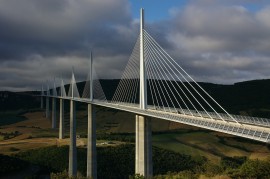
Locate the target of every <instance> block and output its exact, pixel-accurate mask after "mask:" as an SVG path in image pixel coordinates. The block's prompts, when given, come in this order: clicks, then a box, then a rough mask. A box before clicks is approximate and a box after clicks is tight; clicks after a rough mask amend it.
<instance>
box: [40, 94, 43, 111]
mask: <svg viewBox="0 0 270 179" xmlns="http://www.w3.org/2000/svg"><path fill="white" fill-rule="evenodd" d="M43 103H44V102H43V96H41V97H40V109H43V108H44V106H43Z"/></svg>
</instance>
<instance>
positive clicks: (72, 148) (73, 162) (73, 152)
mask: <svg viewBox="0 0 270 179" xmlns="http://www.w3.org/2000/svg"><path fill="white" fill-rule="evenodd" d="M70 85H71V99H70V144H69V168H68V173H69V177H73V176H76V175H77V148H76V101H74V90H73V89H74V86H75V85H76V82H75V78H74V73H73V70H72V80H71V84H70Z"/></svg>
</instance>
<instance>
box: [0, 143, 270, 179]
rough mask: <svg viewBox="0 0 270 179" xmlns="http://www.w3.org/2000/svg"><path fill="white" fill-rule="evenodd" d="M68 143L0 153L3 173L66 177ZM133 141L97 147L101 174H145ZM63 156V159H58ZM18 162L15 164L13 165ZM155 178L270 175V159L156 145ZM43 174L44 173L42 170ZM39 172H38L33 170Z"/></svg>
mask: <svg viewBox="0 0 270 179" xmlns="http://www.w3.org/2000/svg"><path fill="white" fill-rule="evenodd" d="M68 151H69V149H68V146H62V147H56V146H52V147H46V148H40V149H35V150H29V151H27V152H19V153H18V154H15V155H13V156H12V157H9V156H4V155H0V162H1V167H0V175H1V174H2V175H5V174H7V173H10V172H12V171H19V170H22V169H25V168H26V167H27V166H29V165H32V166H39V168H40V169H42V170H43V171H47V175H49V172H51V174H50V176H51V178H67V176H68V173H67V169H68ZM134 154H135V151H134V145H132V144H128V145H119V146H115V147H98V148H97V158H98V160H97V162H98V163H97V169H98V178H130V179H132V178H136V179H138V178H143V177H142V176H140V175H134V172H135V171H134V167H135V166H134V163H135V161H134V158H135V157H134ZM86 155H87V154H86V149H85V148H78V176H77V177H75V178H76V179H84V178H85V177H83V176H85V175H86ZM59 159H61V160H59ZM15 163H16V165H14V164H15ZM153 171H154V177H153V178H154V179H167V178H180V179H181V178H190V179H193V178H194V179H195V178H199V177H200V176H201V175H204V176H206V177H215V176H228V177H231V178H262V179H264V178H265V179H266V178H269V177H270V160H265V161H263V160H250V159H247V158H246V157H224V158H222V159H221V161H220V163H219V164H214V163H212V162H210V161H209V160H207V159H206V158H204V157H201V158H194V157H192V156H190V155H183V154H179V153H175V152H172V151H168V150H164V149H160V148H157V147H154V148H153ZM43 174H44V173H43ZM34 175H35V176H38V174H37V173H36V174H34Z"/></svg>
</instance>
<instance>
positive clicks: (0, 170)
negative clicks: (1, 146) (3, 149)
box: [0, 154, 28, 176]
mask: <svg viewBox="0 0 270 179" xmlns="http://www.w3.org/2000/svg"><path fill="white" fill-rule="evenodd" d="M0 164H1V167H0V176H2V175H5V174H7V173H12V172H14V171H20V170H22V169H24V168H26V167H27V166H28V163H27V162H25V161H23V160H20V159H18V158H15V157H10V156H6V155H1V154H0Z"/></svg>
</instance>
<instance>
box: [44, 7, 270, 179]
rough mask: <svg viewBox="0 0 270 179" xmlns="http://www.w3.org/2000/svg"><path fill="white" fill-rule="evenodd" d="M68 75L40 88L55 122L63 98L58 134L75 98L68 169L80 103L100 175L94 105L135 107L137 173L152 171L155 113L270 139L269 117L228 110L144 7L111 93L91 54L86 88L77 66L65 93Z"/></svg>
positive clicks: (73, 168)
mask: <svg viewBox="0 0 270 179" xmlns="http://www.w3.org/2000/svg"><path fill="white" fill-rule="evenodd" d="M65 85H66V84H64V82H63V80H61V82H60V84H59V85H58V86H57V85H56V82H55V81H54V82H53V87H52V88H50V87H49V85H47V90H46V91H45V90H43V87H42V90H41V108H43V103H44V101H43V100H44V98H45V99H46V117H47V118H49V116H50V109H49V108H50V104H49V99H50V98H51V99H52V115H51V116H52V128H56V100H57V99H59V100H60V119H59V139H63V138H64V135H63V132H64V125H63V124H64V123H63V121H64V100H68V101H70V147H69V175H70V176H74V175H76V173H77V151H76V103H77V102H82V103H87V104H88V139H87V141H88V146H87V177H91V178H97V168H96V164H97V161H96V160H97V159H96V133H95V132H96V117H95V106H103V107H107V108H113V109H118V110H122V111H126V112H130V113H133V114H134V115H135V116H136V117H135V121H136V124H135V126H136V129H135V135H136V145H135V146H136V150H135V151H136V155H135V156H136V159H135V173H138V174H141V175H143V176H145V177H151V176H152V174H153V167H152V144H151V136H152V132H151V118H159V119H164V120H168V121H173V122H178V123H182V124H187V125H191V126H196V127H200V128H204V129H209V130H212V131H217V132H222V133H226V134H231V135H234V136H239V137H243V138H248V139H252V140H256V141H261V142H265V143H269V140H270V137H269V135H270V120H269V119H265V118H257V117H247V116H241V115H231V114H229V113H228V112H227V111H226V110H225V109H224V108H223V107H222V106H221V105H220V104H219V103H218V102H217V101H216V100H215V99H214V98H213V97H212V96H211V95H210V94H209V93H208V92H207V91H205V90H204V89H203V88H202V87H201V86H200V84H199V83H197V82H196V81H195V80H194V79H193V78H192V77H191V76H190V75H189V74H188V73H187V72H186V71H185V70H184V69H183V68H182V67H181V66H180V65H179V64H178V63H177V62H176V61H175V60H174V59H173V58H172V57H171V56H170V55H169V54H168V53H167V52H166V51H165V50H164V49H163V48H162V47H161V46H160V45H159V44H158V43H157V41H156V40H155V39H154V38H153V37H152V36H151V35H150V34H149V33H148V32H147V31H146V30H145V28H144V11H143V9H141V18H140V34H139V37H138V39H137V42H136V44H135V46H134V49H133V51H132V53H131V56H130V58H129V61H128V63H127V66H126V68H125V71H124V73H123V75H122V77H121V80H120V82H119V84H118V86H117V88H116V90H115V92H114V95H113V97H112V98H111V99H108V98H107V97H106V96H107V95H106V94H105V93H104V90H103V87H102V85H101V82H100V80H99V78H98V76H97V73H96V72H95V68H94V67H93V59H92V54H91V57H90V68H89V74H88V77H87V80H86V83H85V88H84V90H83V93H82V94H80V93H79V91H78V88H77V83H76V80H75V75H74V71H72V77H71V81H70V84H69V90H68V93H66V90H65Z"/></svg>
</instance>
